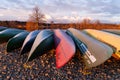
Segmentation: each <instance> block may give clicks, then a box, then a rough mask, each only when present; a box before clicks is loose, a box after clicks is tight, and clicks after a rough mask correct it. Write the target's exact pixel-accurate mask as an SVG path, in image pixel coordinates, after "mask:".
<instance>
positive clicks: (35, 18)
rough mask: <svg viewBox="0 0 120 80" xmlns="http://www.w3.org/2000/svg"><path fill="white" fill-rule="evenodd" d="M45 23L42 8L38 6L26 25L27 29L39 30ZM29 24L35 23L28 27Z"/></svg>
mask: <svg viewBox="0 0 120 80" xmlns="http://www.w3.org/2000/svg"><path fill="white" fill-rule="evenodd" d="M44 22H45V15H44V14H43V13H42V11H41V10H40V8H39V7H38V6H35V7H34V8H33V13H32V14H31V15H30V17H29V20H28V22H27V25H26V27H27V28H26V29H28V28H29V30H30V28H31V29H32V30H35V29H38V28H39V26H41V24H42V23H44ZM28 23H33V24H32V25H29V26H28Z"/></svg>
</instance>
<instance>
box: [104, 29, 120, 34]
mask: <svg viewBox="0 0 120 80" xmlns="http://www.w3.org/2000/svg"><path fill="white" fill-rule="evenodd" d="M103 31H105V32H110V33H114V34H117V35H120V30H117V29H103Z"/></svg>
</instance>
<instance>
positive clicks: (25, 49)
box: [20, 30, 40, 55]
mask: <svg viewBox="0 0 120 80" xmlns="http://www.w3.org/2000/svg"><path fill="white" fill-rule="evenodd" d="M39 32H40V31H39V30H35V31H32V32H30V33H29V34H28V35H27V37H26V39H25V40H24V43H23V45H22V48H21V51H20V54H21V55H22V54H24V53H26V52H29V51H30V49H31V47H32V45H33V42H34V41H35V38H36V37H37V35H38V33H39Z"/></svg>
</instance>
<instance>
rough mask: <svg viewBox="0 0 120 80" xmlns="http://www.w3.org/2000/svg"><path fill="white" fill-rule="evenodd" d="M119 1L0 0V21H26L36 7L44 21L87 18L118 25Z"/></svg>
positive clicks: (70, 20)
mask: <svg viewBox="0 0 120 80" xmlns="http://www.w3.org/2000/svg"><path fill="white" fill-rule="evenodd" d="M119 4H120V0H0V20H18V21H26V20H28V18H29V15H30V14H31V13H32V10H33V8H34V7H35V6H36V5H37V6H39V7H40V9H41V11H42V13H43V14H45V17H46V21H47V22H51V21H54V22H56V23H69V22H80V21H82V20H83V19H85V18H87V19H90V20H100V21H101V22H104V23H120V5H119Z"/></svg>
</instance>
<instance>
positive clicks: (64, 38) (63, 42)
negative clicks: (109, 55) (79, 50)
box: [54, 29, 75, 68]
mask: <svg viewBox="0 0 120 80" xmlns="http://www.w3.org/2000/svg"><path fill="white" fill-rule="evenodd" d="M54 39H55V40H54V41H55V47H56V67H57V68H61V67H62V66H64V65H65V64H66V63H67V62H68V61H69V60H70V59H71V58H72V57H73V56H74V54H75V44H74V42H73V40H72V38H71V37H69V36H68V35H67V34H66V33H65V32H64V31H62V30H60V29H56V30H54Z"/></svg>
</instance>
